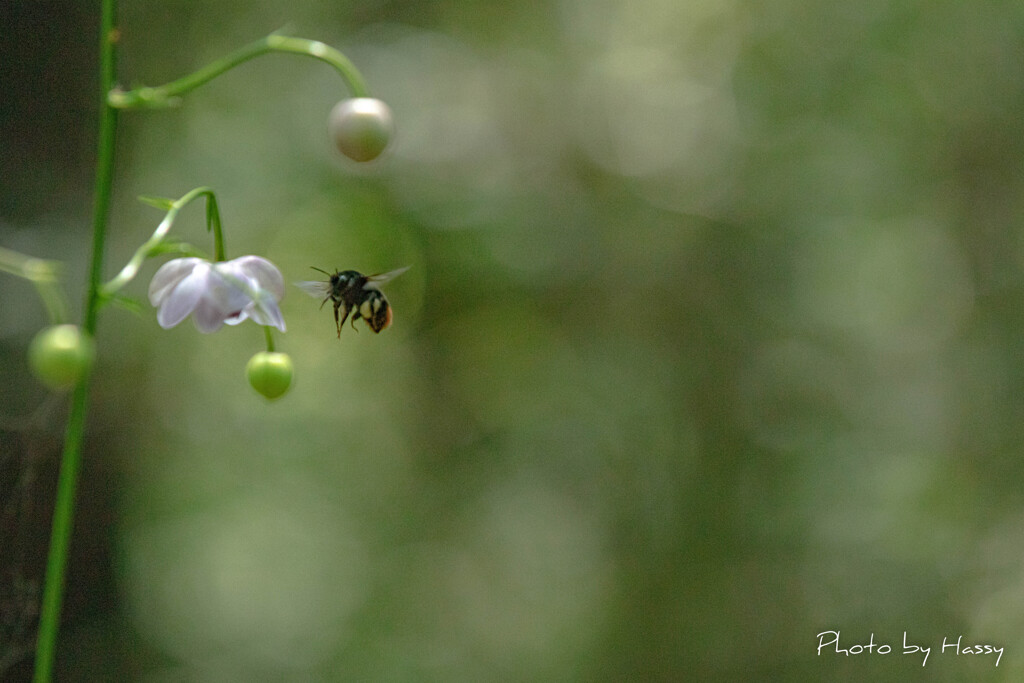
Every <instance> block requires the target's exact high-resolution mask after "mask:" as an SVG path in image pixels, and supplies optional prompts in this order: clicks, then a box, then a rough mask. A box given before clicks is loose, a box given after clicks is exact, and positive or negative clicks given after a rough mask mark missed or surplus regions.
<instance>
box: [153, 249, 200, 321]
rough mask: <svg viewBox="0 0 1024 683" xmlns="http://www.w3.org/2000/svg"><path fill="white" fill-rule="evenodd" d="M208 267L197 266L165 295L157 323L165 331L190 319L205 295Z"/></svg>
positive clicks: (158, 312)
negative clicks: (190, 314)
mask: <svg viewBox="0 0 1024 683" xmlns="http://www.w3.org/2000/svg"><path fill="white" fill-rule="evenodd" d="M207 271H208V267H207V266H206V264H204V263H199V264H196V267H195V269H194V270H193V271H192V272H191V273H189V274H188V275H187V276H185V278H184V279H182V280H181V281H180V282H178V283H177V284H176V286H174V287H173V289H172V290H171V291H170V293H168V294H165V295H163V297H162V303H161V304H160V310H159V311H157V314H156V321H157V322H158V323H160V327H162V328H164V329H165V330H167V329H170V328H172V327H174V326H175V325H177V324H178V323H180V322H181V321H182V320H184V319H185V318H187V317H188V315H189V313H191V312H192V311H193V310H194V309H195V307H196V304H198V303H199V300H200V298H201V297H202V295H203V289H204V288H205V283H206V272H207Z"/></svg>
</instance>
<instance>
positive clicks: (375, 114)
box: [329, 97, 395, 161]
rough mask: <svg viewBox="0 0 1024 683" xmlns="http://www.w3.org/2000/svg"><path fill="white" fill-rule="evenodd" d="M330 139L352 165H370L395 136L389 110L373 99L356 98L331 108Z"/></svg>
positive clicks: (386, 106)
mask: <svg viewBox="0 0 1024 683" xmlns="http://www.w3.org/2000/svg"><path fill="white" fill-rule="evenodd" d="M329 128H330V132H331V139H332V140H334V144H335V145H337V146H338V150H339V151H340V152H341V153H342V154H344V155H345V156H347V157H348V158H350V159H353V160H355V161H373V160H374V159H376V158H377V157H379V156H380V155H381V153H383V152H384V148H385V147H387V146H388V143H389V142H391V137H392V136H393V135H394V134H395V124H394V120H393V118H392V116H391V109H390V108H389V107H388V105H386V104H384V102H382V101H381V100H378V99H376V98H373V97H356V98H353V99H348V100H342V101H341V102H338V103H337V104H336V105H334V109H332V110H331V116H330V119H329Z"/></svg>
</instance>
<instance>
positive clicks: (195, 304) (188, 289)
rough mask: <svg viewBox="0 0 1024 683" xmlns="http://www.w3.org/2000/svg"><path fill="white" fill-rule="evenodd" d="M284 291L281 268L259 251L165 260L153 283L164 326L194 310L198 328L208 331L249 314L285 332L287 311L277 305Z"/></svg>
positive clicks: (151, 294) (153, 299)
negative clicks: (232, 256) (227, 256)
mask: <svg viewBox="0 0 1024 683" xmlns="http://www.w3.org/2000/svg"><path fill="white" fill-rule="evenodd" d="M283 296H284V278H283V277H281V271H279V270H278V269H277V266H275V265H274V264H273V263H271V262H270V261H268V260H266V259H264V258H260V257H259V256H242V257H240V258H236V259H232V260H231V261H220V262H217V263H210V262H209V261H206V260H204V259H200V258H179V259H174V260H173V261H168V262H167V263H165V264H164V265H163V266H161V267H160V269H159V270H158V271H156V274H155V275H154V276H153V281H152V282H150V283H149V302H150V303H151V304H153V305H154V306H157V307H158V308H159V309H160V310H159V311H157V314H156V320H157V322H158V323H160V327H162V328H164V329H169V328H171V327H174V326H175V325H177V324H178V323H180V322H181V321H182V320H184V319H185V318H187V317H188V316H189V315H193V321H194V322H195V324H196V328H197V329H198V330H199V331H200V332H203V333H204V334H209V333H210V332H216V331H217V330H219V329H220V326H221V325H223V324H224V323H227V324H228V325H237V324H238V323H240V322H242V321H243V320H245V319H246V318H252V320H253V322H255V323H258V324H260V325H271V326H273V327H276V328H277V329H279V330H281V331H282V332H284V329H285V328H284V317H283V316H282V315H281V309H280V308H279V307H278V305H277V302H278V301H280V300H281V297H283Z"/></svg>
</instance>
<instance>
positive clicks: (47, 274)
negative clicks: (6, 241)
mask: <svg viewBox="0 0 1024 683" xmlns="http://www.w3.org/2000/svg"><path fill="white" fill-rule="evenodd" d="M0 271H4V272H7V273H10V274H11V275H17V276H18V277H22V278H25V279H26V280H28V281H30V282H31V283H32V284H33V285H35V287H36V291H37V292H38V293H39V298H41V299H42V300H43V305H44V306H46V312H47V314H48V315H49V317H50V324H51V325H59V324H61V323H63V322H64V321H65V320H67V318H68V307H67V303H66V302H65V301H64V292H63V291H62V290H61V288H60V277H59V274H60V272H61V264H60V262H58V261H44V260H43V259H39V258H34V257H32V256H25V255H24V254H19V253H18V252H16V251H11V250H10V249H4V248H3V247H0Z"/></svg>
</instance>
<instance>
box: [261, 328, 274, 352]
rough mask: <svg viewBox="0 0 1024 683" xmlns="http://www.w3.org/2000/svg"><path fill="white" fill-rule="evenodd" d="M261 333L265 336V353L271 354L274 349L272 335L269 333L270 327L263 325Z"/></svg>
mask: <svg viewBox="0 0 1024 683" xmlns="http://www.w3.org/2000/svg"><path fill="white" fill-rule="evenodd" d="M262 327H263V333H264V334H265V335H266V336H267V351H269V352H270V353H273V352H274V351H275V349H274V335H273V334H272V333H271V332H270V325H263V326H262Z"/></svg>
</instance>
